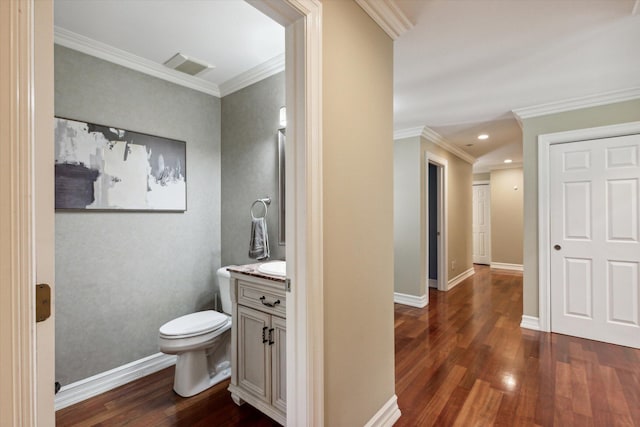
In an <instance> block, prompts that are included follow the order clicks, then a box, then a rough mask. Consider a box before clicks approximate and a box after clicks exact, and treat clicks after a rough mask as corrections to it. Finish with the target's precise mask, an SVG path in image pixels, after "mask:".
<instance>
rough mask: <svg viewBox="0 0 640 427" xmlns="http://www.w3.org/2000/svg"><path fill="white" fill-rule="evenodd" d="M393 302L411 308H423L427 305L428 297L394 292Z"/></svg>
mask: <svg viewBox="0 0 640 427" xmlns="http://www.w3.org/2000/svg"><path fill="white" fill-rule="evenodd" d="M393 302H395V303H398V304H403V305H410V306H411V307H418V308H423V307H426V305H427V304H429V297H428V296H427V294H424V295H422V296H419V297H417V296H415V295H409V294H401V293H400V292H394V293H393Z"/></svg>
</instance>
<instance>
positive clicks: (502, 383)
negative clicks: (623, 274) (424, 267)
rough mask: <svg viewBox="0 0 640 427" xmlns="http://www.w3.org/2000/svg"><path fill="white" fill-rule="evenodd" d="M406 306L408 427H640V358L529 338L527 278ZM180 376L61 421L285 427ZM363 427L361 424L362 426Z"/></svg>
mask: <svg viewBox="0 0 640 427" xmlns="http://www.w3.org/2000/svg"><path fill="white" fill-rule="evenodd" d="M429 298H430V304H429V306H428V307H425V308H423V309H417V308H411V307H408V306H402V305H398V304H396V306H395V331H396V393H397V395H398V404H399V405H400V409H401V411H402V417H401V418H400V420H399V421H398V422H397V423H396V426H398V427H403V426H465V427H467V426H492V425H495V426H545V427H546V426H560V427H568V426H580V427H583V426H596V427H599V426H602V427H609V426H640V350H634V349H630V348H626V347H619V346H614V345H609V344H604V343H599V342H594V341H589V340H584V339H580V338H574V337H567V336H563V335H557V334H546V333H540V332H534V331H528V330H524V329H521V328H520V326H519V325H520V320H521V316H522V275H521V274H520V273H512V272H507V271H500V270H490V269H489V268H488V267H484V266H477V267H476V274H475V275H474V276H472V277H470V278H469V279H467V280H465V281H464V282H463V283H461V284H460V285H458V286H457V287H456V288H454V289H453V290H451V291H449V292H447V293H444V292H437V291H433V290H432V291H430V295H429ZM172 381H173V368H169V369H165V370H163V371H160V372H158V373H156V374H153V375H150V376H148V377H146V378H142V379H140V380H138V381H135V382H133V383H130V384H127V385H125V386H122V387H119V388H117V389H115V390H112V391H110V392H107V393H104V394H102V395H100V396H97V397H95V398H93V399H89V400H87V401H85V402H82V403H79V404H76V405H74V406H71V407H69V408H66V409H63V410H60V411H58V413H57V414H56V420H57V425H58V426H95V425H101V426H124V425H128V426H154V427H155V426H185V427H186V426H189V427H191V426H229V427H230V426H273V425H276V424H275V423H273V422H272V421H270V420H269V419H268V418H267V417H265V416H263V415H262V414H261V413H259V412H258V411H257V410H255V409H253V408H251V407H250V406H249V405H244V406H242V407H237V406H236V405H235V404H234V403H233V402H232V400H231V398H230V396H229V393H228V392H227V391H226V386H227V382H224V383H222V384H219V385H217V386H215V387H213V388H212V389H210V390H207V391H206V392H204V393H201V394H199V395H198V396H196V397H193V398H190V399H183V398H180V397H179V396H177V395H175V393H173V391H172V390H171V387H172ZM354 427H359V426H354Z"/></svg>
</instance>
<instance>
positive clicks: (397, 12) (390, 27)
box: [356, 0, 413, 40]
mask: <svg viewBox="0 0 640 427" xmlns="http://www.w3.org/2000/svg"><path fill="white" fill-rule="evenodd" d="M356 3H358V4H359V5H360V7H361V8H363V9H364V11H365V12H367V14H368V15H369V16H370V17H371V18H372V19H373V20H374V21H376V23H377V24H378V25H379V26H380V28H382V29H383V30H384V31H385V33H387V34H388V35H389V37H391V38H392V39H393V40H396V39H397V38H398V37H400V36H402V35H403V34H404V33H406V32H407V31H409V30H410V29H411V28H412V27H413V24H412V23H411V21H409V18H407V16H406V15H405V14H404V12H403V11H402V10H401V9H400V8H399V7H398V5H397V4H396V2H395V0H382V1H381V0H356Z"/></svg>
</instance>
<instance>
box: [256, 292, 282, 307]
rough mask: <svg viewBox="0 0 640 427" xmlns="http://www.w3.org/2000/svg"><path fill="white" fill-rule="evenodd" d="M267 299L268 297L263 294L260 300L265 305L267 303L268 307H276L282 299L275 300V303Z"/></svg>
mask: <svg viewBox="0 0 640 427" xmlns="http://www.w3.org/2000/svg"><path fill="white" fill-rule="evenodd" d="M266 299H267V298H266V297H265V296H264V295H263V296H261V297H260V302H261V303H262V304H263V305H266V306H267V307H275V306H276V305H278V304H280V300H279V299H278V300H275V301H274V302H273V303H270V302H266V301H265V300H266Z"/></svg>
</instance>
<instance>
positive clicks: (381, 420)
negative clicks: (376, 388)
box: [364, 394, 401, 427]
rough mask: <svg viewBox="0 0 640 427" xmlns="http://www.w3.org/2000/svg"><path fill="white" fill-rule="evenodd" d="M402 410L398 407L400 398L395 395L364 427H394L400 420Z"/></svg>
mask: <svg viewBox="0 0 640 427" xmlns="http://www.w3.org/2000/svg"><path fill="white" fill-rule="evenodd" d="M400 415H401V413H400V408H399V407H398V397H397V396H396V395H395V394H394V395H393V396H391V398H390V399H389V400H387V402H386V403H385V404H384V405H382V407H381V408H380V409H379V410H378V412H376V414H375V415H374V416H373V417H371V419H370V420H369V421H367V423H366V424H365V425H364V427H392V426H393V425H394V424H395V422H396V421H398V420H399V419H400Z"/></svg>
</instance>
